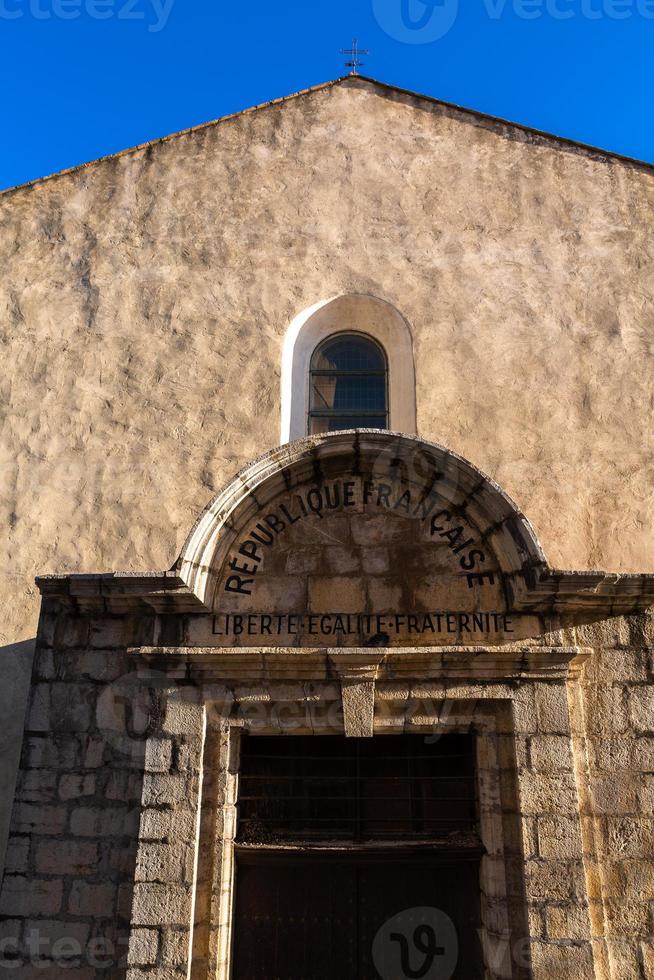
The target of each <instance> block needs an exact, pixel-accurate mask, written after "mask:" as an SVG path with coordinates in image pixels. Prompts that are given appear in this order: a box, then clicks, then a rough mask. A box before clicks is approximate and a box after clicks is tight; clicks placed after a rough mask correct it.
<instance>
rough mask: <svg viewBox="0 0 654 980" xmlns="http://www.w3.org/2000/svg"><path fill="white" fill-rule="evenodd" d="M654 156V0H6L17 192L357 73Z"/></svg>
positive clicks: (3, 66) (3, 183) (6, 102)
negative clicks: (362, 54)
mask: <svg viewBox="0 0 654 980" xmlns="http://www.w3.org/2000/svg"><path fill="white" fill-rule="evenodd" d="M355 35H356V36H358V37H359V38H360V39H361V43H362V45H364V46H365V47H368V48H370V50H371V54H370V56H369V57H368V58H366V59H365V62H366V64H365V67H364V69H363V73H364V74H367V75H371V76H373V77H375V78H378V79H380V80H381V81H385V82H389V83H391V84H395V85H399V86H401V87H403V88H408V89H414V90H416V91H419V92H424V93H426V94H429V95H432V96H435V97H437V98H441V99H445V100H448V101H451V102H456V103H459V104H460V105H464V106H468V107H470V108H474V109H479V110H482V111H484V112H488V113H491V114H493V115H497V116H503V117H505V118H507V119H511V120H515V121H516V122H521V123H524V124H526V125H529V126H534V127H536V128H538V129H543V130H547V131H549V132H552V133H557V134H560V135H562V136H567V137H570V138H572V139H576V140H580V141H582V142H586V143H591V144H594V145H596V146H601V147H605V148H607V149H610V150H614V151H616V152H619V153H624V154H626V155H628V156H634V157H639V158H640V159H644V160H649V161H652V162H654V129H653V127H652V124H651V117H652V109H651V106H652V103H653V100H654V81H653V78H652V76H653V74H654V57H653V56H652V52H653V51H654V0H424V2H423V0H277V2H271V0H266V2H264V0H247V2H244V0H241V2H240V3H231V2H229V3H228V2H226V0H0V43H1V45H2V52H1V57H0V85H1V86H2V92H3V95H4V98H3V100H2V110H1V112H2V121H1V126H0V187H10V186H13V185H15V184H19V183H23V182H25V181H28V180H32V179H34V178H37V177H41V176H44V175H45V174H49V173H53V172H56V171H58V170H61V169H64V168H65V167H70V166H74V165H75V164H78V163H83V162H84V161H87V160H92V159H95V158H96V157H98V156H102V155H104V154H107V153H113V152H116V151H118V150H121V149H124V148H125V147H128V146H133V145H135V144H137V143H142V142H145V141H146V140H150V139H153V138H156V137H158V136H163V135H166V134H167V133H171V132H175V131H177V130H180V129H184V128H186V127H188V126H193V125H196V124H198V123H202V122H205V121H207V120H210V119H215V118H217V117H219V116H222V115H225V114H227V113H230V112H235V111H237V110H239V109H242V108H245V107H247V106H249V105H254V104H257V103H260V102H266V101H268V100H270V99H273V98H277V97H278V96H282V95H286V94H289V93H291V92H294V91H297V90H299V89H302V88H306V87H308V86H310V85H315V84H318V83H321V82H324V81H327V80H329V79H332V78H336V77H338V76H339V75H341V74H344V73H345V72H346V69H345V68H344V67H343V60H344V59H343V58H342V56H341V55H340V54H339V50H340V48H341V47H343V46H348V47H349V44H350V40H351V38H352V37H353V36H355Z"/></svg>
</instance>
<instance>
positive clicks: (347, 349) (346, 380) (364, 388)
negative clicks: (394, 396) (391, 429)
mask: <svg viewBox="0 0 654 980" xmlns="http://www.w3.org/2000/svg"><path fill="white" fill-rule="evenodd" d="M310 380H311V383H310V392H311V396H310V405H309V433H310V434H316V433H320V432H335V431H338V430H343V429H357V428H367V429H386V428H388V366H387V362H386V355H385V353H384V351H383V350H382V348H381V347H380V346H379V344H377V343H376V341H374V340H372V339H371V338H370V337H367V336H365V334H359V333H340V334H335V335H334V336H332V337H329V338H328V339H327V340H325V341H323V343H322V344H320V346H319V347H318V348H317V349H316V351H315V352H314V355H313V357H312V358H311V379H310Z"/></svg>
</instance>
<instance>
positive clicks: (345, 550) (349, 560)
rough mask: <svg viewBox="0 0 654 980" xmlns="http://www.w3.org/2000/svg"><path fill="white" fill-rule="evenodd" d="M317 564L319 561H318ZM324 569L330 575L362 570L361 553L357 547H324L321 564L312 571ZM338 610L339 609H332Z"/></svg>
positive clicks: (347, 573)
mask: <svg viewBox="0 0 654 980" xmlns="http://www.w3.org/2000/svg"><path fill="white" fill-rule="evenodd" d="M316 566H317V563H316ZM317 570H318V571H324V572H327V573H328V574H330V575H351V574H353V573H355V572H360V571H361V555H360V553H359V550H358V549H357V548H353V547H347V546H345V545H340V546H337V547H329V548H324V549H323V551H322V561H321V563H320V566H317V567H314V569H312V571H317ZM331 611H332V612H338V611H339V610H336V609H334V610H331Z"/></svg>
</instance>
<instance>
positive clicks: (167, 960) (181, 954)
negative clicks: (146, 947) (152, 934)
mask: <svg viewBox="0 0 654 980" xmlns="http://www.w3.org/2000/svg"><path fill="white" fill-rule="evenodd" d="M189 946H190V940H189V934H188V932H179V931H178V932H173V931H172V930H171V929H166V931H165V932H164V934H163V950H162V961H163V964H164V966H174V967H179V968H183V969H185V968H186V966H187V964H188V960H189Z"/></svg>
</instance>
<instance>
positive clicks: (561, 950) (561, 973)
mask: <svg viewBox="0 0 654 980" xmlns="http://www.w3.org/2000/svg"><path fill="white" fill-rule="evenodd" d="M531 960H532V965H533V973H534V976H535V977H548V978H549V977H557V978H558V977H561V978H562V980H563V978H564V977H565V978H566V980H567V978H570V980H572V978H574V980H597V977H596V973H595V966H594V963H593V951H592V947H591V945H590V943H589V942H588V943H578V944H576V945H570V944H557V943H555V942H541V941H540V940H538V939H537V940H534V941H533V942H532V944H531Z"/></svg>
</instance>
